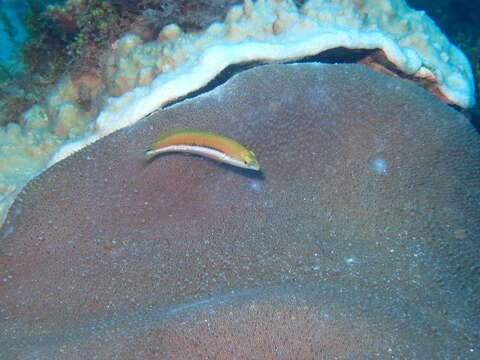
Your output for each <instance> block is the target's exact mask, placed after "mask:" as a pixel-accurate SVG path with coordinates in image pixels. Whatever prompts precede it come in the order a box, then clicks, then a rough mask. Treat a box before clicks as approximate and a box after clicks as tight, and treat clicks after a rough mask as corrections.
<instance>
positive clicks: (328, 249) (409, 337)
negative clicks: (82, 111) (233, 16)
mask: <svg viewBox="0 0 480 360" xmlns="http://www.w3.org/2000/svg"><path fill="white" fill-rule="evenodd" d="M171 127H193V128H198V129H203V130H214V131H216V132H218V133H221V134H224V135H226V136H229V137H232V138H234V139H236V140H238V141H239V142H240V143H242V144H244V145H245V146H247V147H248V148H250V149H252V150H253V151H255V152H256V154H257V156H258V158H259V161H260V162H261V164H262V171H263V172H262V173H261V174H258V173H257V172H248V171H246V170H241V169H237V168H234V167H231V166H228V165H225V164H219V163H218V162H215V161H212V160H209V159H204V158H200V157H195V156H184V155H181V154H171V155H166V156H162V157H158V158H156V159H154V160H153V161H147V160H146V159H145V157H144V151H145V149H146V148H147V146H149V145H150V144H151V143H152V142H153V141H155V140H156V139H157V137H158V135H159V133H161V132H163V131H165V130H166V129H169V128H171ZM479 166H480V138H479V135H478V134H477V133H476V132H475V131H474V129H473V127H472V126H471V124H470V123H469V122H468V121H467V119H465V118H464V117H463V116H461V115H459V114H458V113H457V112H456V111H454V110H453V109H451V108H449V107H448V106H446V105H445V104H442V103H441V102H440V101H438V100H437V99H435V98H434V97H432V96H431V95H430V94H428V93H427V92H426V91H424V90H423V89H421V88H419V87H418V86H416V85H413V84H411V83H408V82H405V81H401V80H398V79H393V78H390V77H387V76H385V75H383V74H380V73H377V72H374V71H372V70H371V69H368V68H367V67H364V66H361V65H320V64H316V65H312V64H310V65H307V64H304V65H298V64H295V65H271V66H264V67H259V68H257V69H253V70H250V71H246V72H243V73H241V74H239V75H237V76H236V77H234V78H233V79H231V80H230V81H228V82H227V83H225V84H224V85H222V86H220V87H218V88H217V89H215V90H214V91H212V92H210V93H207V94H204V95H202V96H200V97H198V98H195V99H192V100H188V101H184V102H181V103H178V104H176V105H173V106H171V107H169V108H167V109H165V110H163V111H158V112H156V113H154V114H152V115H151V116H150V117H148V118H146V119H144V120H142V121H141V122H139V123H137V124H136V125H134V126H131V127H128V128H125V129H122V130H120V131H118V132H116V133H114V134H111V135H109V136H107V137H104V138H103V139H101V140H99V141H97V142H96V143H94V144H92V145H91V146H89V147H87V148H85V149H83V150H82V151H80V152H78V153H76V154H74V155H72V156H71V157H69V158H67V159H65V160H64V161H62V162H60V163H58V164H56V165H54V166H53V167H51V168H49V169H47V170H46V171H45V172H43V173H42V174H41V175H40V176H39V177H37V178H36V179H34V180H33V181H32V182H31V183H29V184H28V185H27V187H26V188H25V190H24V192H23V193H22V194H21V195H20V196H19V199H18V201H17V202H16V203H15V205H14V206H13V208H12V210H11V212H10V216H9V218H8V220H7V222H6V223H5V225H4V227H3V229H2V233H1V235H0V236H1V238H2V241H1V242H0V264H2V265H1V267H0V274H1V276H0V279H1V280H2V281H1V282H0V293H1V294H2V297H0V311H1V314H2V317H1V320H0V354H1V355H2V356H0V357H2V358H7V359H8V358H30V357H35V358H44V359H72V358H92V357H95V356H99V357H101V358H106V359H108V358H122V359H133V358H139V357H144V358H150V359H151V358H160V359H164V358H166V359H168V358H170V359H192V358H198V359H214V358H215V359H231V358H232V357H233V355H232V354H235V355H236V356H237V358H241V359H251V358H280V359H282V358H283V359H290V358H295V357H298V358H322V357H323V358H334V357H339V358H357V359H358V358H381V359H386V358H401V359H432V358H433V359H455V358H461V359H477V358H478V351H479V350H478V348H477V346H478V342H477V341H476V339H477V337H476V336H477V334H478V332H479V324H480V321H479V320H480V319H479V314H480V311H479V309H480V303H479V299H480V296H479V291H480V289H479V285H478V284H479V282H478V266H477V265H476V264H478V254H479V250H480V249H479V243H480V242H479V240H480V238H479V236H480V219H479V213H480V208H479V206H480V201H479V196H480V191H479V189H480V177H479V174H480V168H479Z"/></svg>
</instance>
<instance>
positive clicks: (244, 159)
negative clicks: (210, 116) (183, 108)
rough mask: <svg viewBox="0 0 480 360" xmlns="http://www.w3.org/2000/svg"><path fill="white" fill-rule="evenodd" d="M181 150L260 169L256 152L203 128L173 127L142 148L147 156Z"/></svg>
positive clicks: (237, 165) (247, 167)
mask: <svg viewBox="0 0 480 360" xmlns="http://www.w3.org/2000/svg"><path fill="white" fill-rule="evenodd" d="M170 152H183V153H190V154H196V155H201V156H205V157H207V158H210V159H213V160H217V161H219V162H222V163H225V164H229V165H232V166H236V167H240V168H244V169H249V170H255V171H260V163H259V162H258V160H257V157H256V155H255V153H254V152H253V151H251V150H249V149H247V148H246V147H244V146H243V145H241V144H240V143H238V142H237V141H235V140H233V139H231V138H229V137H226V136H223V135H220V134H217V133H214V132H211V131H204V130H195V129H184V128H173V129H170V130H168V131H166V132H165V133H163V134H162V135H161V136H160V138H159V140H158V141H156V142H154V143H153V144H152V145H150V146H149V147H148V149H147V150H146V151H145V156H146V157H147V158H148V159H151V158H152V157H154V156H156V155H158V154H164V153H170Z"/></svg>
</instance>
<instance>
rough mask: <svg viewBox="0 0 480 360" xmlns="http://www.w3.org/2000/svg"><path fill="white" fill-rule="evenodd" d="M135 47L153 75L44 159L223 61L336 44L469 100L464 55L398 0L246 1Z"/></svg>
mask: <svg viewBox="0 0 480 360" xmlns="http://www.w3.org/2000/svg"><path fill="white" fill-rule="evenodd" d="M172 34H173V35H172ZM126 36H129V35H126ZM130 36H131V35H130ZM152 44H153V45H152ZM138 46H143V47H148V49H149V51H148V52H149V53H155V56H156V58H155V59H152V60H153V64H154V65H156V67H157V68H159V70H158V75H157V76H156V78H155V79H154V80H153V81H151V82H150V83H149V84H148V85H146V86H141V87H136V88H134V89H133V90H131V91H128V92H126V93H123V95H120V96H118V97H116V98H110V99H109V101H108V104H107V106H106V107H104V108H103V110H102V111H101V113H100V115H99V116H98V118H97V120H96V131H95V133H94V134H93V135H91V136H90V137H88V138H86V139H83V140H81V141H77V142H74V143H70V144H66V145H64V146H63V147H62V148H61V149H60V150H59V151H58V152H57V153H56V154H55V155H54V157H53V158H52V159H51V161H50V164H53V163H55V162H57V161H59V160H60V159H62V158H64V157H66V156H68V155H69V154H70V153H72V152H73V151H76V150H78V149H79V148H81V147H83V146H85V145H86V144H89V143H91V142H93V141H95V140H96V139H98V138H100V137H103V136H105V135H108V134H109V133H111V132H113V131H115V130H117V129H120V128H123V127H125V126H128V125H131V124H133V123H135V122H136V121H138V120H139V119H141V118H142V117H144V116H145V115H147V114H149V113H151V112H152V111H154V110H157V109H159V108H160V107H161V106H162V105H163V104H165V103H167V102H170V101H172V100H174V99H177V98H179V97H181V96H183V95H185V94H188V93H190V92H192V91H194V90H197V89H199V88H201V87H202V86H204V85H206V84H207V83H208V82H209V81H210V80H212V79H213V78H214V77H215V76H216V75H217V74H218V73H220V71H222V70H223V69H225V68H226V67H227V66H228V65H231V64H237V63H242V62H249V61H262V62H282V61H291V60H295V59H299V58H302V57H305V56H309V55H315V54H318V53H320V52H322V51H325V50H328V49H332V48H338V47H344V48H350V49H381V50H383V51H384V53H385V55H386V56H387V58H388V60H389V61H390V62H392V63H393V64H395V66H396V67H397V68H398V69H399V70H401V71H402V72H404V73H405V74H409V75H412V76H413V77H419V78H430V79H434V80H435V82H436V83H437V84H438V88H439V89H440V91H441V92H442V94H443V95H444V96H445V97H446V98H448V99H449V101H451V102H452V103H454V104H457V105H459V106H461V107H464V108H468V107H471V106H473V105H474V84H473V75H472V71H471V67H470V64H469V62H468V60H467V58H466V57H465V55H464V54H463V53H462V52H461V51H460V50H459V49H458V48H457V47H456V46H454V45H453V44H451V43H450V42H449V41H448V39H447V38H446V37H445V35H443V34H442V32H441V31H440V30H439V28H438V27H437V26H436V25H435V24H434V23H433V21H432V20H431V19H430V18H429V17H428V16H427V15H425V13H424V12H423V11H415V10H413V9H411V8H409V7H408V6H407V4H406V3H405V1H404V0H310V1H307V2H306V3H305V4H304V5H303V6H302V7H301V8H297V7H296V5H295V4H294V2H293V1H291V0H283V1H282V0H258V1H256V2H254V3H253V2H252V1H251V0H246V1H245V2H244V4H243V6H235V7H233V8H232V9H231V10H230V11H229V13H228V15H227V17H226V19H225V22H224V23H214V24H212V25H211V26H210V27H209V28H208V29H207V30H206V31H205V32H203V33H201V34H184V33H182V32H181V31H180V29H178V27H176V26H175V25H169V26H167V27H166V28H165V29H164V31H163V32H162V33H161V34H160V36H159V39H158V40H157V41H155V42H153V43H147V44H139V45H138ZM152 46H153V47H154V48H155V47H157V49H156V51H152ZM129 50H130V52H129V53H131V51H132V50H131V49H129ZM145 52H147V51H145ZM143 61H145V60H143ZM147 65H148V64H147ZM151 65H152V64H150V68H149V69H151ZM137 78H138V77H137Z"/></svg>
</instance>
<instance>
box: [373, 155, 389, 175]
mask: <svg viewBox="0 0 480 360" xmlns="http://www.w3.org/2000/svg"><path fill="white" fill-rule="evenodd" d="M372 170H373V171H374V172H376V173H377V174H386V173H387V172H388V166H387V162H386V161H385V159H383V158H376V159H373V161H372Z"/></svg>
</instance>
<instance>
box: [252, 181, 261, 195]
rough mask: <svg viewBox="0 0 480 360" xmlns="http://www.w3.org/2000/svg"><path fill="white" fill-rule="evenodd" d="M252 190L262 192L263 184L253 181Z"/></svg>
mask: <svg viewBox="0 0 480 360" xmlns="http://www.w3.org/2000/svg"><path fill="white" fill-rule="evenodd" d="M250 189H252V190H253V191H255V192H257V193H258V192H260V190H262V184H261V183H260V182H258V181H252V182H251V183H250Z"/></svg>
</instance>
